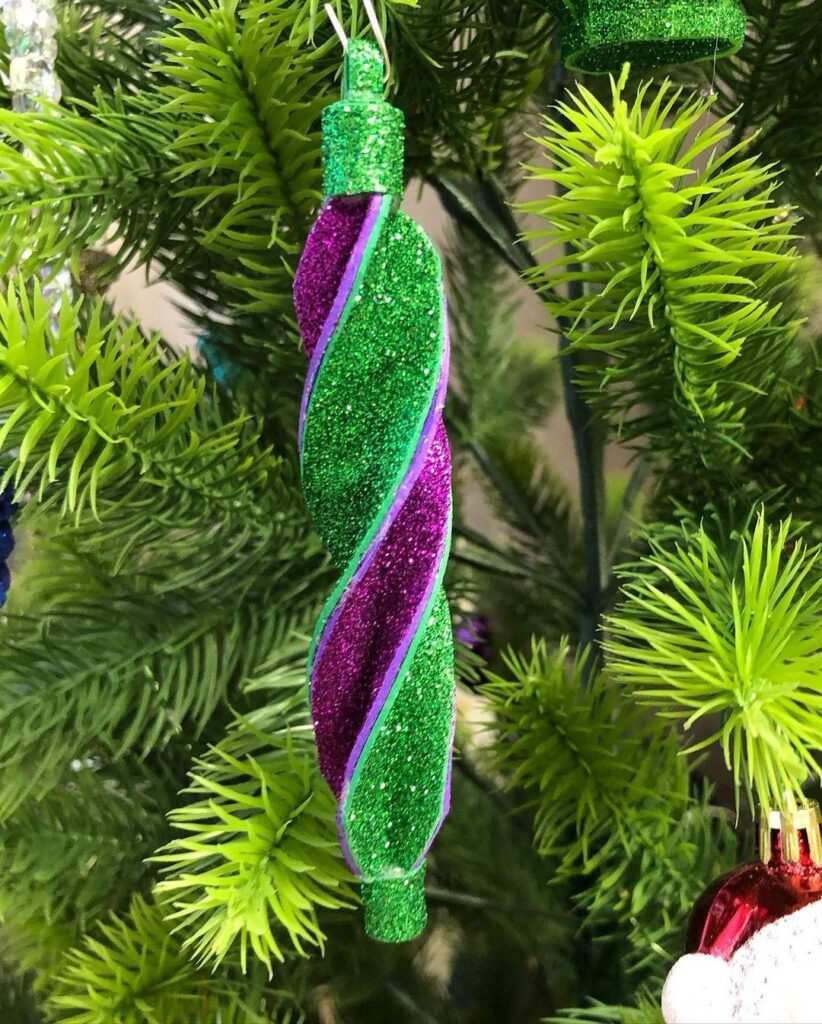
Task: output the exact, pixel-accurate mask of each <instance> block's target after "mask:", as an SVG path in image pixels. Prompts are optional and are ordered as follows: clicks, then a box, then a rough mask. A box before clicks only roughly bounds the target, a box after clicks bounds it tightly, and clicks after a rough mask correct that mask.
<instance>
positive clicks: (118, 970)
mask: <svg viewBox="0 0 822 1024" xmlns="http://www.w3.org/2000/svg"><path fill="white" fill-rule="evenodd" d="M282 980H283V981H285V980H286V979H282ZM298 998H299V997H298V996H297V994H296V993H294V992H291V991H289V989H288V985H287V983H286V984H285V985H282V986H277V985H274V984H266V983H265V982H264V981H262V980H261V979H260V978H259V976H258V977H257V978H248V979H244V978H242V977H239V976H238V974H237V973H234V974H233V975H231V974H228V975H226V973H224V974H223V975H222V976H221V977H219V978H214V977H213V976H212V975H210V974H209V973H208V972H206V971H202V970H200V969H199V968H197V967H195V966H194V965H193V964H192V963H191V962H190V961H189V960H188V958H187V957H186V955H185V953H184V952H183V950H182V949H181V948H180V946H179V944H178V943H177V942H176V941H175V940H174V938H173V936H172V935H171V934H170V932H169V929H168V926H167V925H166V924H165V922H164V921H163V918H162V915H161V914H160V912H159V910H158V908H157V907H156V906H154V905H152V904H150V903H146V902H145V901H144V900H142V899H141V898H139V897H135V898H134V900H133V901H132V905H131V910H130V913H129V914H128V915H127V916H114V915H113V916H112V917H111V920H110V921H109V922H108V923H107V924H103V925H101V926H100V927H99V929H98V930H97V932H96V933H95V935H94V936H90V937H89V938H87V939H86V941H85V943H84V944H83V945H82V946H80V947H78V948H76V949H74V950H72V951H71V952H70V953H69V954H68V955H67V956H66V958H65V962H64V964H63V965H62V967H61V971H60V974H59V975H58V976H57V978H56V979H55V980H54V981H53V983H52V993H51V996H50V999H49V1008H50V1010H51V1012H52V1013H55V1014H57V1015H58V1019H60V1020H65V1021H69V1022H71V1024H191V1022H192V1021H193V1020H196V1021H198V1024H268V1022H270V1021H271V1020H272V1015H275V1014H276V1020H277V1021H278V1022H282V1024H301V1022H302V1021H303V1020H304V1015H303V1013H302V1012H301V1009H300V1005H299V1002H298Z"/></svg>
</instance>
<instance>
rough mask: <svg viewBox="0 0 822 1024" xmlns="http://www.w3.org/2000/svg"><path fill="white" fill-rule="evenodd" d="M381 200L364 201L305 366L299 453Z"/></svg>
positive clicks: (376, 198)
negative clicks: (327, 356)
mask: <svg viewBox="0 0 822 1024" xmlns="http://www.w3.org/2000/svg"><path fill="white" fill-rule="evenodd" d="M384 199H386V196H384V195H381V194H378V195H374V196H373V197H372V198H371V199H370V200H369V201H368V211H367V213H366V215H365V218H364V219H363V222H362V227H361V228H360V233H359V235H358V236H357V241H356V242H355V243H354V247H353V249H352V250H351V255H350V256H349V257H348V263H346V266H345V271H344V273H343V276H342V279H341V281H340V286H339V288H338V289H337V294H336V295H335V296H334V302H333V304H332V306H331V309H330V311H329V313H328V316H327V317H326V319H325V323H324V324H323V329H322V331H320V336H319V338H318V339H317V344H316V345H315V347H314V351H313V352H312V353H311V360H310V361H309V364H308V372H307V373H306V377H305V385H304V387H303V396H302V401H301V402H300V425H299V429H298V431H297V442H298V446H299V449H300V453H302V448H303V436H304V434H305V418H306V415H307V413H308V403H309V400H310V399H311V393H312V392H313V390H314V382H315V381H316V379H317V373H318V372H319V369H320V364H321V363H322V361H323V358H324V357H325V351H326V349H327V348H328V343H329V341H330V340H331V338H332V337H333V335H334V332H335V331H336V329H337V324H338V323H339V320H340V317H341V316H342V314H343V310H344V309H345V305H346V303H347V302H348V299H349V296H350V295H351V289H352V288H353V287H354V281H355V280H356V277H357V274H358V272H359V269H360V264H361V263H362V259H363V255H364V254H365V250H366V247H367V246H368V242H369V239H370V238H371V232H372V231H373V230H374V225H375V223H376V221H377V220H378V218H379V215H380V211H381V209H382V205H383V200H384ZM329 202H330V200H329Z"/></svg>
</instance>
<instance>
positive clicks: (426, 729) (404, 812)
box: [342, 563, 455, 879]
mask: <svg viewBox="0 0 822 1024" xmlns="http://www.w3.org/2000/svg"><path fill="white" fill-rule="evenodd" d="M443 570H444V563H443ZM429 608H430V611H431V614H430V615H429V616H428V617H427V619H426V620H425V621H424V624H423V625H421V627H420V629H419V630H418V631H417V634H416V636H415V638H414V641H413V643H412V647H411V650H410V651H409V655H408V658H407V659H406V662H405V664H404V666H403V671H402V672H401V673H400V675H399V677H398V679H397V682H396V683H395V685H394V687H393V688H392V690H391V692H390V694H389V697H388V700H387V701H386V704H385V707H384V708H383V710H382V712H381V713H380V716H379V718H378V719H377V722H376V723H375V725H374V728H373V729H372V731H371V734H370V736H369V737H368V740H367V741H366V744H365V747H364V748H363V751H362V753H361V755H360V759H359V761H358V763H357V769H356V771H355V773H354V777H353V778H352V780H351V783H350V785H349V787H348V791H347V792H346V793H345V794H344V798H343V804H342V820H343V823H344V826H345V832H346V837H347V840H348V847H349V851H350V853H351V856H352V858H353V860H354V862H355V863H356V864H357V866H358V868H359V870H360V872H361V873H362V875H363V877H364V878H365V879H373V878H379V877H385V876H386V873H387V872H397V871H406V872H408V871H411V870H412V869H413V868H414V867H415V866H416V865H417V863H418V862H419V860H420V855H421V854H422V851H423V850H425V849H426V848H427V846H428V845H429V843H430V841H431V839H432V837H433V836H434V835H435V833H436V831H437V828H438V826H439V824H440V821H441V820H442V814H443V809H444V798H445V782H446V780H447V777H448V766H449V762H450V747H451V732H452V729H453V697H454V685H455V683H454V645H453V638H452V633H451V614H450V611H449V609H448V602H447V600H446V597H445V592H444V590H443V589H442V586H441V585H438V586H437V587H436V589H435V590H434V592H433V594H432V599H431V604H430V605H429ZM388 784H390V786H391V799H390V801H386V800H381V799H379V796H380V792H381V790H382V789H385V788H386V787H387V785H388Z"/></svg>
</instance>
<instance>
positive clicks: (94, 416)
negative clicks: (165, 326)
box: [0, 284, 279, 540]
mask: <svg viewBox="0 0 822 1024" xmlns="http://www.w3.org/2000/svg"><path fill="white" fill-rule="evenodd" d="M81 339H82V340H81ZM204 391H205V380H204V378H202V377H201V376H200V375H199V374H197V373H196V371H194V370H193V368H192V367H191V365H190V363H189V362H188V361H187V360H180V361H177V362H168V361H167V358H166V353H165V351H164V348H163V346H162V344H161V343H160V341H159V339H157V338H153V339H145V338H143V337H142V336H141V335H140V333H139V331H138V329H137V327H136V326H135V325H133V324H132V325H126V324H124V323H122V322H121V321H118V320H108V321H107V320H106V319H105V310H104V307H103V306H102V305H101V304H98V305H96V306H94V307H93V308H92V310H91V312H90V315H89V317H88V319H87V321H86V320H84V319H83V318H81V304H80V303H77V304H74V305H72V304H71V303H69V302H64V303H63V304H62V307H61V311H60V316H59V322H58V323H57V325H56V326H55V325H53V324H52V323H51V313H50V307H49V304H48V302H47V301H46V299H45V298H44V297H43V295H42V294H41V292H40V289H39V286H35V289H34V294H33V296H32V297H31V298H29V296H28V295H27V294H26V292H25V290H23V289H22V288H19V287H17V286H15V285H13V284H12V285H10V286H9V290H8V293H7V295H6V297H5V298H0V413H2V414H3V416H4V422H3V426H2V430H0V445H2V446H3V447H4V448H6V449H8V448H13V449H15V451H16V454H15V455H14V457H12V458H11V459H10V460H9V461H8V466H7V468H6V473H5V475H6V479H9V478H11V479H13V480H14V482H15V485H16V487H17V488H18V491H24V490H26V489H29V488H35V489H36V490H37V492H38V497H39V499H40V505H39V507H40V508H48V509H57V508H59V516H60V517H66V518H67V517H68V516H69V515H70V514H73V516H74V519H75V521H79V520H80V519H81V517H82V516H83V515H84V514H85V515H91V516H93V517H95V518H103V519H106V518H107V516H111V519H112V520H116V519H117V518H120V519H122V517H123V515H124V514H125V516H126V518H127V519H128V520H129V524H130V527H131V528H132V529H133V527H134V523H135V518H136V517H137V516H138V515H140V514H141V512H142V510H141V509H140V505H141V503H142V504H143V505H144V506H145V504H146V502H150V503H151V511H152V513H153V514H154V515H155V516H156V517H157V520H156V521H155V522H154V523H153V524H151V523H149V524H148V525H153V526H154V528H155V529H156V528H157V526H158V524H162V527H163V528H164V529H165V530H168V529H169V527H170V525H171V522H170V521H169V520H170V519H172V518H173V515H174V516H176V522H177V524H178V525H181V524H183V523H185V524H187V526H188V528H189V529H191V526H192V525H193V524H194V523H197V522H203V521H204V520H205V521H206V522H210V523H215V522H216V523H220V522H222V521H231V520H233V519H235V518H239V516H240V515H241V514H243V515H246V516H254V510H253V508H252V507H251V506H250V505H249V498H250V497H251V495H250V494H249V490H252V491H253V489H254V488H255V487H257V486H260V485H262V486H263V487H264V486H265V485H266V483H269V482H270V481H272V480H273V478H274V476H275V475H276V473H277V468H278V464H279V463H278V460H277V459H275V458H274V457H273V456H271V455H270V454H269V453H267V452H265V451H264V450H262V449H261V448H259V447H258V446H257V444H256V439H255V438H254V436H253V435H252V434H250V433H249V432H248V431H247V429H246V427H245V425H244V423H243V421H242V420H235V421H234V422H230V423H221V422H219V420H218V418H217V417H216V416H215V415H214V409H213V407H211V408H209V407H208V405H207V403H206V402H205V400H204ZM238 478H242V479H243V480H244V482H245V485H246V487H247V488H248V489H249V490H246V492H245V494H246V495H247V497H246V500H244V501H242V502H241V503H240V504H239V505H238V496H237V487H236V483H237V480H238ZM126 497H128V499H129V501H128V505H127V507H125V508H124V505H123V501H124V498H126ZM172 514H173V515H172ZM263 515H265V513H263ZM255 518H256V516H255ZM112 525H114V524H112ZM141 525H143V526H145V525H146V523H145V521H144V520H143V522H142V524H141ZM115 532H116V531H115ZM130 539H132V540H133V538H130Z"/></svg>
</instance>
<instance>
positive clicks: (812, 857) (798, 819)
mask: <svg viewBox="0 0 822 1024" xmlns="http://www.w3.org/2000/svg"><path fill="white" fill-rule="evenodd" d="M759 857H760V859H761V860H763V861H764V862H765V863H766V864H769V863H771V862H773V861H776V862H782V863H786V864H800V863H801V864H809V863H810V864H816V865H820V866H822V813H820V810H819V804H817V803H816V802H815V801H813V800H811V801H808V803H806V804H803V805H802V806H801V807H792V808H790V809H776V808H770V809H769V810H767V811H763V812H762V817H761V819H760V823H759Z"/></svg>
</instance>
